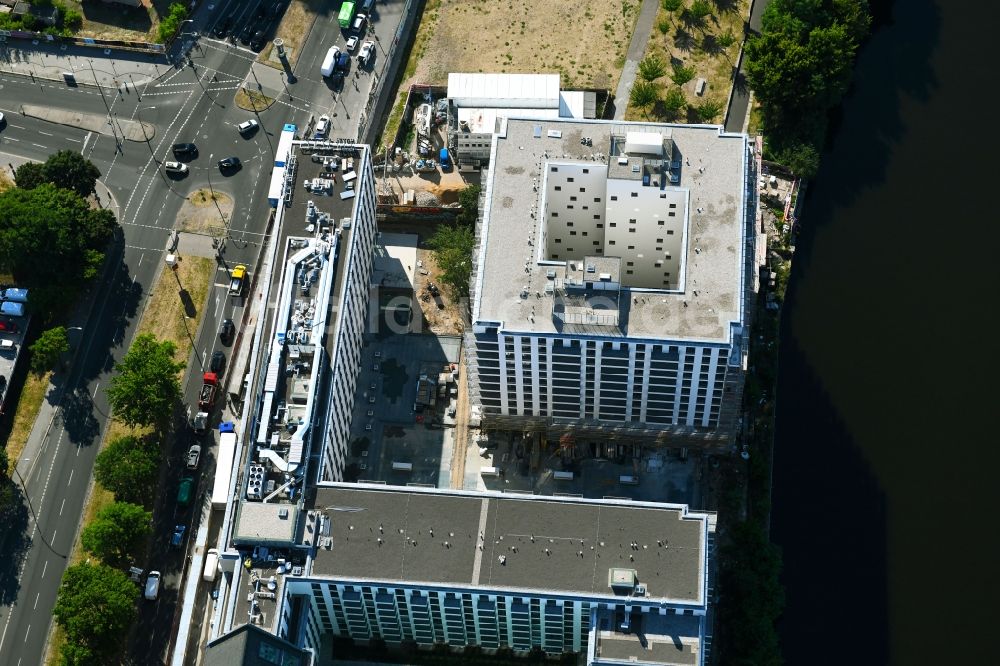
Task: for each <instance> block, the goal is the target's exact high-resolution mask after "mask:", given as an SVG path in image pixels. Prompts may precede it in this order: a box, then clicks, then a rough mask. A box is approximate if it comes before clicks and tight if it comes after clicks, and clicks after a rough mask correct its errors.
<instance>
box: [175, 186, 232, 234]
mask: <svg viewBox="0 0 1000 666" xmlns="http://www.w3.org/2000/svg"><path fill="white" fill-rule="evenodd" d="M214 196H215V199H214V200H213V198H212V197H213V195H212V192H211V191H210V190H208V189H200V190H195V191H194V192H192V193H191V195H190V196H189V197H188V200H187V201H185V202H184V205H183V206H181V210H180V212H179V213H178V214H177V229H179V230H180V231H186V232H190V233H200V234H208V235H210V236H221V235H222V233H223V232H224V231H225V223H224V222H223V220H222V217H223V216H225V218H226V219H229V218H230V217H231V216H232V214H233V200H232V199H231V198H229V195H227V194H225V193H223V192H219V191H218V190H216V191H215V195H214ZM216 204H218V205H216Z"/></svg>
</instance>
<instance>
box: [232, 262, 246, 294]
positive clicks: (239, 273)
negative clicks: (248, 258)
mask: <svg viewBox="0 0 1000 666" xmlns="http://www.w3.org/2000/svg"><path fill="white" fill-rule="evenodd" d="M246 281H247V267H246V266H244V265H243V264H237V265H236V267H235V268H234V269H233V272H232V273H231V274H230V276H229V294H230V295H231V296H239V295H240V294H241V293H243V284H244V283H245V282H246Z"/></svg>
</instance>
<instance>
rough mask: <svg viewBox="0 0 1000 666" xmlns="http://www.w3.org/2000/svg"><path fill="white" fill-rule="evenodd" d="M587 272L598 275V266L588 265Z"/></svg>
mask: <svg viewBox="0 0 1000 666" xmlns="http://www.w3.org/2000/svg"><path fill="white" fill-rule="evenodd" d="M587 272H588V273H596V272H597V266H595V265H594V264H587Z"/></svg>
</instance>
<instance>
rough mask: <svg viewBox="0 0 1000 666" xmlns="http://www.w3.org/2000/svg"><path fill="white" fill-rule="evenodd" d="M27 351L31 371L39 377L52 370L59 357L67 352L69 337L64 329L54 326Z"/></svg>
mask: <svg viewBox="0 0 1000 666" xmlns="http://www.w3.org/2000/svg"><path fill="white" fill-rule="evenodd" d="M29 349H30V350H31V370H32V372H35V373H37V374H39V375H40V374H43V373H44V372H46V371H48V370H51V369H52V368H54V367H55V366H56V363H58V362H59V357H60V356H62V355H63V354H65V353H66V352H68V351H69V336H67V335H66V329H65V328H64V327H62V326H56V327H55V328H50V329H49V330H47V331H45V332H44V333H42V334H41V335H40V336H38V339H37V340H35V342H34V344H32V345H31V347H29Z"/></svg>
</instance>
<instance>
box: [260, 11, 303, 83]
mask: <svg viewBox="0 0 1000 666" xmlns="http://www.w3.org/2000/svg"><path fill="white" fill-rule="evenodd" d="M315 21H316V14H314V13H313V12H311V11H309V5H308V4H306V3H305V2H303V0H292V4H290V5H288V9H286V10H285V15H284V16H283V17H282V18H281V24H280V25H279V26H278V29H277V30H275V31H274V36H275V37H280V38H281V41H282V42H284V45H285V54H286V56H287V58H288V63H289V64H290V65H294V64H295V62H296V60H298V57H299V50H300V49H301V48H302V43H303V42H305V41H306V37H308V36H309V31H310V30H312V26H313V23H314V22H315ZM272 53H273V56H274V57H273V58H272ZM257 62H260V63H263V64H265V65H267V66H268V67H274V68H275V69H283V67H282V65H281V61H280V60H278V54H277V51H276V50H275V48H274V42H268V45H267V47H266V48H265V49H264V50H263V51H261V52H260V55H259V56H257Z"/></svg>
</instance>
